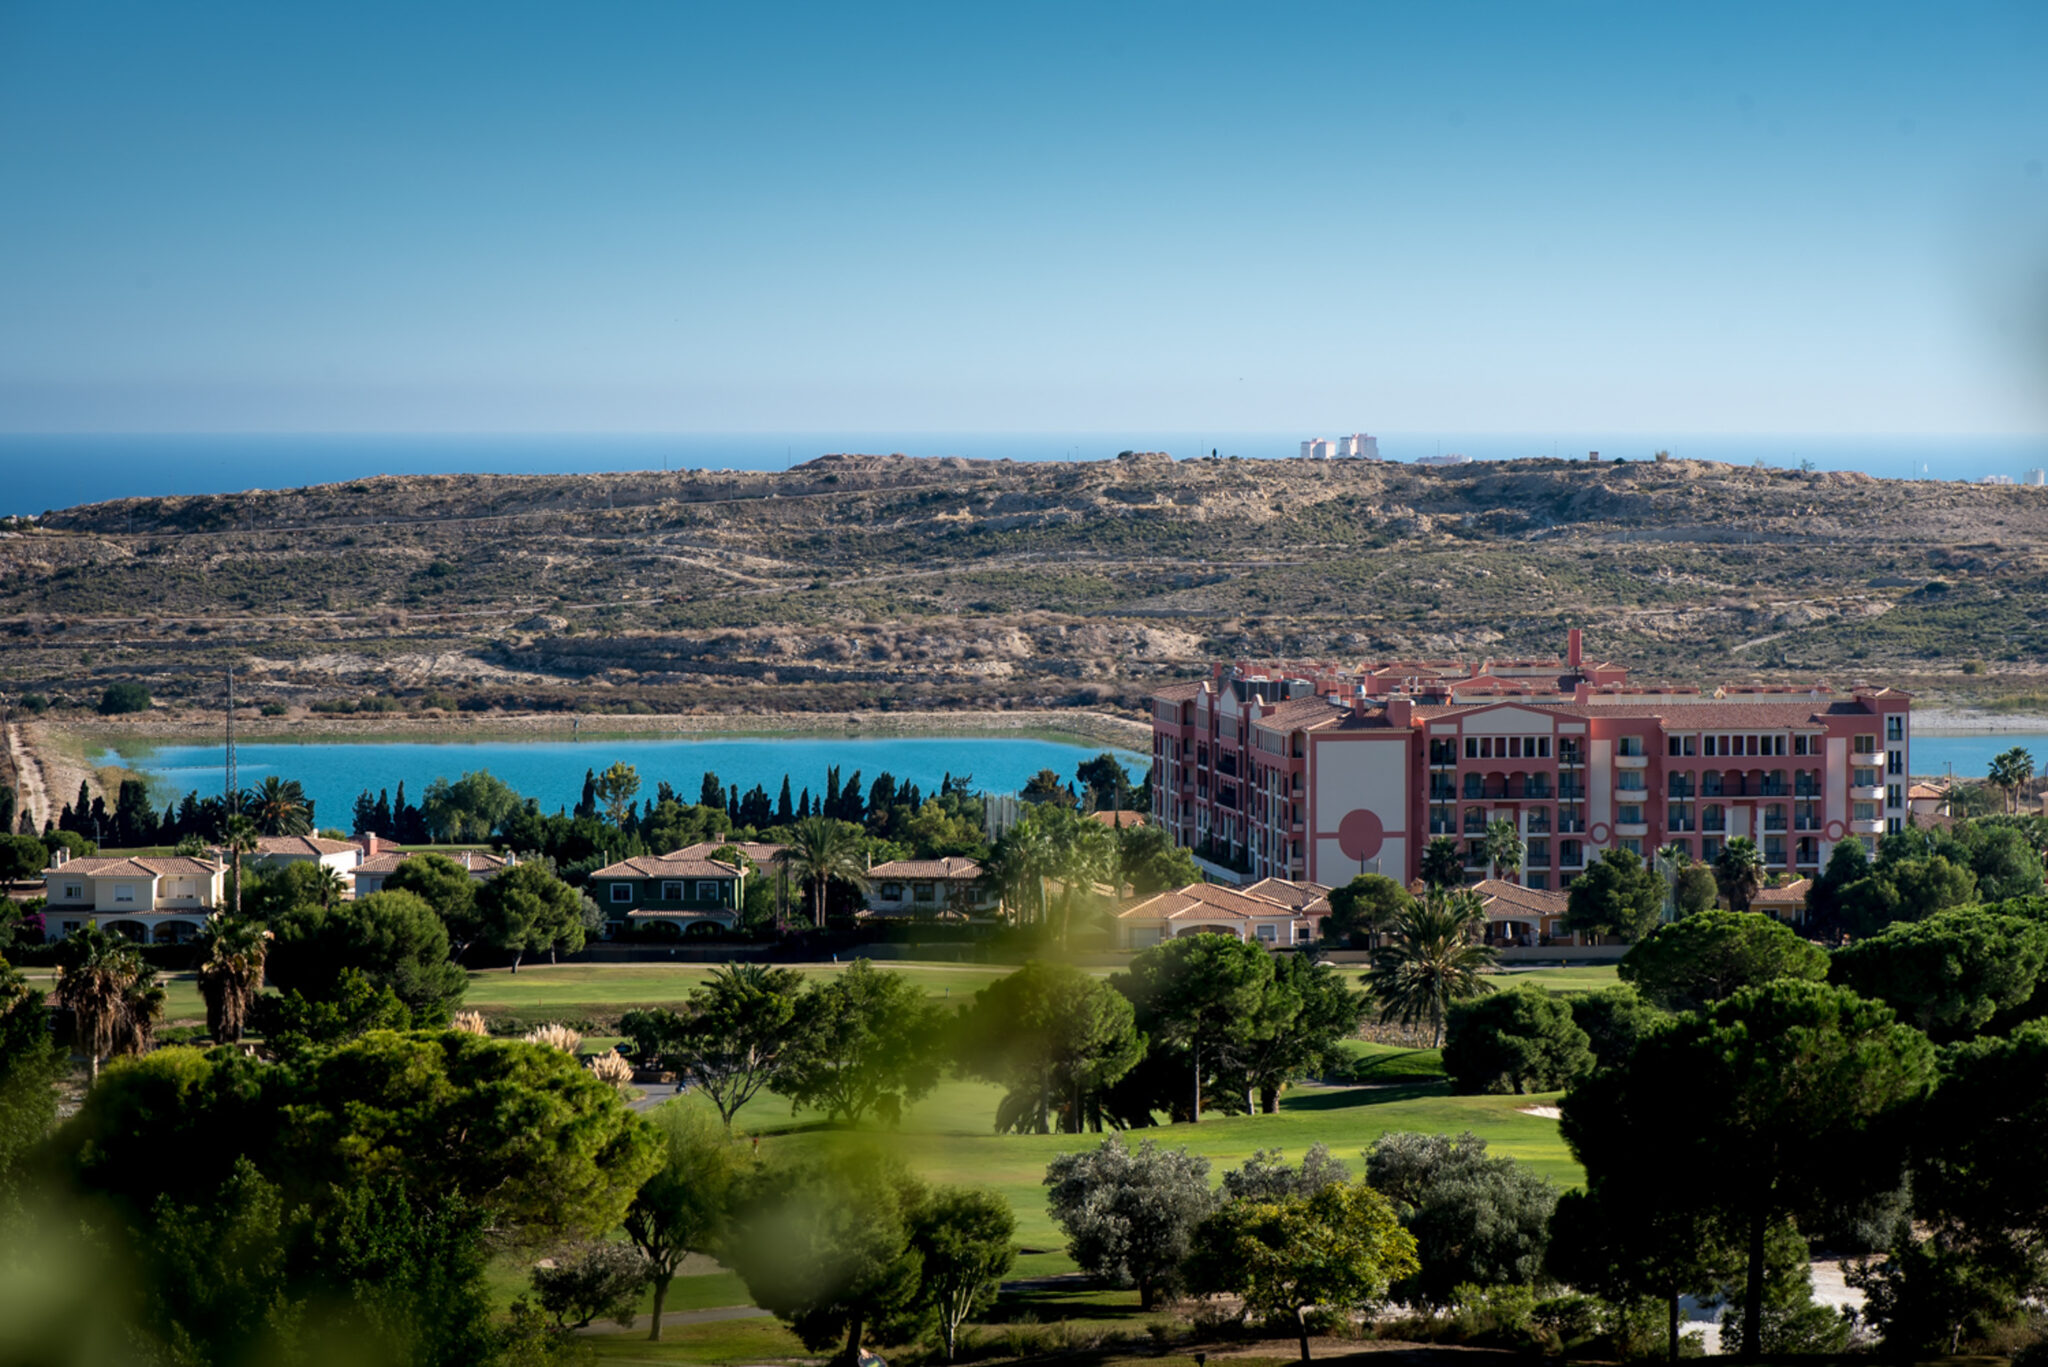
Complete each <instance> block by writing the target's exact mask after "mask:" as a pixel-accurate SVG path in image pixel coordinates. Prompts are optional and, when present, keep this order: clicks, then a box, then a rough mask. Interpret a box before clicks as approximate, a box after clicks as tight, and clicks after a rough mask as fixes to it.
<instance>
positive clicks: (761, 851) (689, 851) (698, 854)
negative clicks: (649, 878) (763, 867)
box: [668, 840, 789, 864]
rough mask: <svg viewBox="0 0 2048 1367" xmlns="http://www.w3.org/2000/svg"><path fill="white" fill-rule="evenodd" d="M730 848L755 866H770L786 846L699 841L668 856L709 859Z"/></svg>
mask: <svg viewBox="0 0 2048 1367" xmlns="http://www.w3.org/2000/svg"><path fill="white" fill-rule="evenodd" d="M727 845H730V846H732V847H733V848H734V849H736V850H738V851H739V852H740V853H741V854H743V855H745V856H746V857H747V858H749V859H751V860H753V861H754V862H755V863H756V864H772V863H774V862H775V859H776V857H777V856H778V855H780V854H781V853H782V852H783V851H784V850H786V849H788V848H789V846H787V845H777V844H774V843H773V842H771V841H766V840H700V841H698V842H697V843H696V844H694V845H685V846H683V847H682V848H681V849H679V850H675V851H672V852H671V853H670V854H669V856H668V857H669V858H671V859H709V858H710V857H711V856H712V854H713V853H714V852H715V851H718V850H722V849H724V848H725V847H726V846H727Z"/></svg>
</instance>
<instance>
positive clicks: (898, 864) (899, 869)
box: [868, 855, 981, 879]
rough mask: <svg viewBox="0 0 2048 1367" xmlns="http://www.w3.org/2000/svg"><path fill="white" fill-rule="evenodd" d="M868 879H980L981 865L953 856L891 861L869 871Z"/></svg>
mask: <svg viewBox="0 0 2048 1367" xmlns="http://www.w3.org/2000/svg"><path fill="white" fill-rule="evenodd" d="M868 877H869V878H870V879H874V878H942V879H971V878H979V877H981V865H979V864H977V863H975V862H974V861H973V860H972V859H962V858H959V857H958V856H955V855H948V856H947V857H946V858H944V859H892V860H890V861H889V862H888V863H886V864H877V865H875V866H874V867H873V868H871V869H869V870H868Z"/></svg>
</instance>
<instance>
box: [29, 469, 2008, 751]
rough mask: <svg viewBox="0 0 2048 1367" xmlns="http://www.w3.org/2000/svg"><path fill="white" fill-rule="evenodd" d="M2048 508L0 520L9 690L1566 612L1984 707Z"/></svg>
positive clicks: (1141, 661)
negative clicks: (7, 526)
mask: <svg viewBox="0 0 2048 1367" xmlns="http://www.w3.org/2000/svg"><path fill="white" fill-rule="evenodd" d="M2044 533H2048V491H2044V490H2040V489H2028V488H2010V487H1985V486H1977V485H1962V484H1953V483H1909V482H1897V481H1878V480H1872V479H1869V478H1866V477H1863V476H1860V475H1853V474H1835V473H1818V472H1816V473H1802V472H1798V471H1788V470H1778V469H1763V468H1747V467H1732V466H1725V465H1712V464H1701V463H1694V462H1686V461H1672V462H1643V463H1612V464H1592V465H1589V464H1585V463H1580V462H1561V461H1523V462H1514V463H1503V464H1473V465H1467V466H1458V467H1451V468H1446V469H1421V468H1417V467H1413V466H1401V465H1390V464H1380V463H1375V462H1363V461H1344V462H1336V463H1309V462H1302V461H1270V462H1265V461H1241V460H1213V459H1211V460H1196V461H1183V462H1174V461H1170V460H1168V459H1166V458H1165V457H1163V456H1156V455H1127V456H1125V457H1121V458H1119V459H1116V460H1109V461H1101V462H1091V463H1047V464H1013V463H1010V462H988V461H967V460H915V459H910V458H906V457H901V456H828V457H825V458H822V459H820V460H816V461H812V462H810V463H808V464H806V465H803V466H799V467H798V468H796V469H794V470H792V471H789V472H787V473H775V474H769V473H749V472H729V471H693V472H692V471H686V472H681V473H676V474H655V473H647V474H600V475H579V476H564V477H525V476H478V475H457V476H446V477H414V476H407V477H391V478H380V479H370V480H363V481H359V482H356V483H350V484H338V485H323V486H318V487H313V488H304V489H287V490H280V491H276V492H260V493H251V494H243V495H234V496H222V497H190V498H160V499H127V500H119V501H115V502H109V503H99V504H92V505H89V506H85V507H79V508H73V509H69V510H66V511H63V512H59V513H54V514H51V515H49V516H48V517H47V518H45V519H44V520H43V522H42V523H41V524H40V525H39V526H35V527H31V528H29V529H27V530H21V531H16V532H12V533H0V688H4V689H7V690H10V691H15V692H19V691H23V690H36V691H41V692H44V693H47V694H51V695H53V696H55V697H58V698H60V699H70V700H72V701H80V702H82V701H84V700H86V699H87V698H89V697H97V695H98V692H99V690H100V689H101V688H103V687H104V686H105V685H106V683H108V682H109V681H111V680H114V679H121V678H136V679H141V680H143V681H144V682H146V683H147V684H148V685H149V686H150V688H151V689H152V691H153V692H154V693H155V694H156V695H157V696H158V697H159V698H161V699H174V700H175V699H180V698H187V699H190V700H192V701H195V702H196V701H203V700H207V699H210V698H211V696H212V695H213V693H214V691H215V690H216V689H217V688H218V683H219V674H220V667H221V666H223V665H225V664H227V663H229V662H235V663H236V664H237V665H238V666H239V668H240V670H241V674H240V677H241V678H242V679H243V680H244V683H245V685H246V687H247V689H248V694H249V696H251V697H255V698H260V699H270V700H276V701H283V702H312V701H317V700H323V699H324V700H346V699H363V698H369V697H373V696H382V697H385V698H390V699H395V700H396V701H397V702H398V704H399V705H403V706H417V705H420V704H422V703H431V704H432V705H439V706H461V707H466V708H472V709H483V708H488V707H493V706H506V707H537V708H556V707H565V706H569V705H571V704H572V703H582V704H584V705H588V704H590V703H591V702H593V701H598V702H603V703H608V704H611V705H616V706H619V707H632V708H633V709H634V710H640V707H641V706H643V705H644V706H645V707H650V708H653V709H655V710H660V711H689V710H706V709H712V710H717V709H741V710H754V709H757V708H761V707H776V708H784V709H792V708H793V709H805V708H817V709H835V708H848V707H861V708H877V707H947V706H979V707H999V706H1006V705H1058V704H1060V703H1063V702H1087V703H1091V704H1095V705H1097V706H1109V707H1112V708H1114V707H1116V706H1119V705H1122V706H1128V705H1130V704H1132V703H1134V702H1135V701H1136V700H1138V699H1139V698H1140V697H1142V695H1143V693H1144V692H1145V690H1146V689H1147V688H1148V687H1150V686H1152V685H1153V684H1155V683H1156V682H1157V681H1159V680H1161V679H1163V678H1172V677H1182V676H1186V675H1188V674H1189V673H1191V672H1193V671H1196V670H1199V669H1201V668H1204V667H1205V666H1206V663H1207V662H1208V661H1210V660H1212V659H1218V658H1225V657H1231V656H1286V657H1298V658H1325V659H1349V658H1356V657H1361V656H1375V655H1423V656H1441V655H1450V654H1465V655H1472V654H1480V655H1488V654H1490V655H1511V654H1527V653H1544V654H1549V653H1554V652H1555V651H1556V650H1557V649H1558V648H1559V647H1560V645H1561V642H1562V639H1563V634H1564V628H1565V626H1567V625H1569V624H1577V625H1581V626H1584V627H1585V628H1586V629H1587V640H1588V644H1589V648H1591V649H1593V650H1595V651H1597V652H1598V653H1600V654H1602V655H1607V656H1612V657H1614V658H1617V659H1622V660H1626V661H1629V662H1631V663H1633V664H1635V665H1636V666H1637V667H1638V668H1639V670H1641V671H1642V672H1643V673H1645V674H1646V675H1649V676H1653V677H1667V678H1677V679H1681V680H1687V681H1699V680H1704V679H1723V678H1743V679H1747V678H1765V679H1774V678H1782V677H1788V676H1789V677H1796V678H1800V679H1805V678H1809V677H1812V676H1813V675H1815V674H1820V675H1823V676H1826V677H1828V678H1830V679H1833V680H1835V681H1837V682H1841V683H1846V682H1850V681H1852V680H1853V679H1855V678H1885V679H1888V680H1892V681H1897V682H1904V683H1906V684H1907V685H1908V686H1911V687H1918V688H1921V689H1922V690H1932V691H1934V692H1936V693H1941V692H1943V691H1947V692H1949V693H1951V694H1958V693H1959V694H1962V695H1964V696H1979V697H1982V696H1989V695H1995V694H1996V693H1998V692H1999V691H2001V690H2004V691H2008V692H2014V691H2021V690H2026V689H2031V688H2035V687H2037V686H2038V684H2039V681H2038V679H2037V671H2038V670H2039V669H2040V668H2041V664H2040V662H2041V660H2042V658H2043V655H2044V652H2048V598H2044V597H2043V596H2042V592H2041V591H2042V589H2043V588H2044V585H2048V557H2044V555H2043V553H2042V551H2041V549H2040V548H2041V546H2042V544H2043V537H2044ZM764 683H766V684H774V685H776V687H775V688H774V689H773V690H772V694H771V693H770V692H769V691H767V690H764V689H763V687H762V685H763V684H764ZM387 705H388V704H387Z"/></svg>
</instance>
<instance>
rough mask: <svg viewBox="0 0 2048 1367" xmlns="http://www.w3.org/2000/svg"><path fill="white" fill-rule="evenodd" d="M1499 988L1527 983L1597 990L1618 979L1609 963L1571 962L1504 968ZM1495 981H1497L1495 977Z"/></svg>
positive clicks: (1553, 988) (1546, 987) (1563, 989)
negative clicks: (1560, 964)
mask: <svg viewBox="0 0 2048 1367" xmlns="http://www.w3.org/2000/svg"><path fill="white" fill-rule="evenodd" d="M1500 978H1501V979H1505V980H1506V981H1504V982H1501V983H1500V985H1501V986H1503V987H1509V986H1513V985H1515V984H1518V983H1527V984H1529V985H1530V986H1532V987H1540V988H1542V989H1543V990H1544V991H1546V992H1598V991H1599V990H1600V989H1601V988H1603V987H1613V986H1615V985H1616V984H1618V983H1619V982H1620V981H1621V978H1620V977H1619V976H1618V975H1617V973H1616V971H1615V966H1614V965H1613V964H1573V965H1568V966H1566V967H1564V968H1523V969H1504V970H1502V972H1501V974H1500ZM1497 981H1498V980H1497Z"/></svg>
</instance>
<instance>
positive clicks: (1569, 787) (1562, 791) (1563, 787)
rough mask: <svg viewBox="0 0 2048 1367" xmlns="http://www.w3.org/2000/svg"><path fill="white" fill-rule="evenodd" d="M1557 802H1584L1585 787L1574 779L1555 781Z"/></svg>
mask: <svg viewBox="0 0 2048 1367" xmlns="http://www.w3.org/2000/svg"><path fill="white" fill-rule="evenodd" d="M1557 800H1558V801H1559V802H1584V801H1585V800H1586V785H1585V784H1583V783H1581V782H1579V781H1578V780H1577V779H1575V778H1561V779H1559V780H1558V781H1557Z"/></svg>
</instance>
